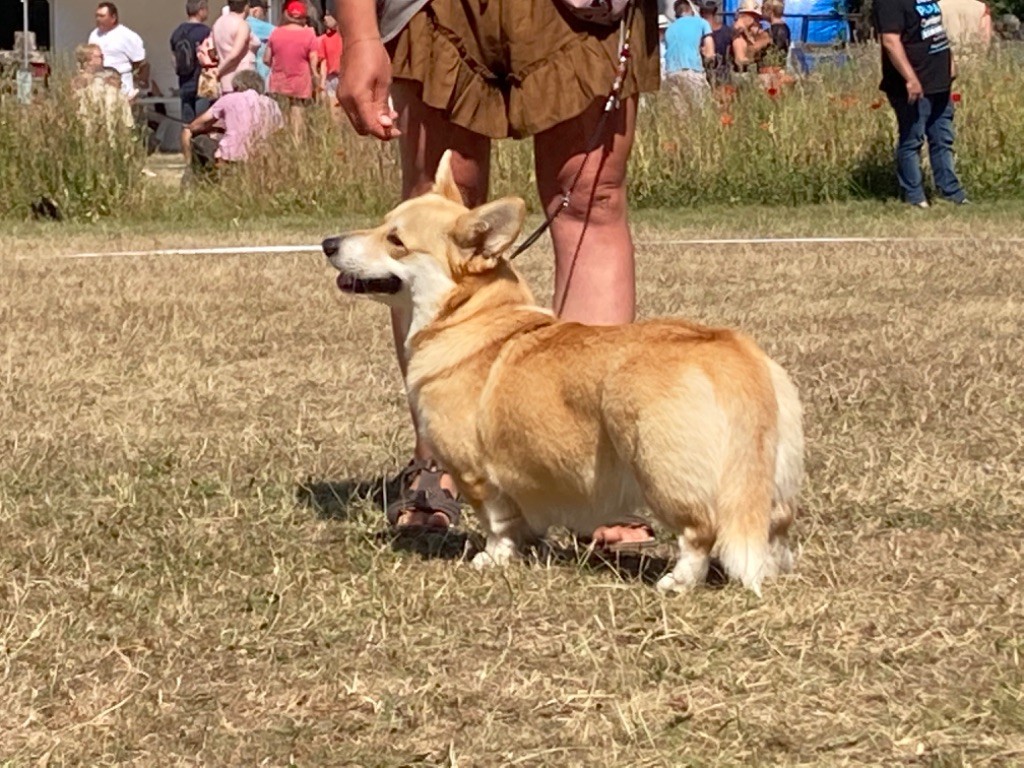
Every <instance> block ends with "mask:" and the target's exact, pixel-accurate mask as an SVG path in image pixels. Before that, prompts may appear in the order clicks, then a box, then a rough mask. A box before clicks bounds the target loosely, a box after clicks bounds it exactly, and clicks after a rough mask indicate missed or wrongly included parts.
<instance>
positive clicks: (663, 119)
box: [0, 47, 1024, 221]
mask: <svg viewBox="0 0 1024 768" xmlns="http://www.w3.org/2000/svg"><path fill="white" fill-rule="evenodd" d="M1007 50H1008V49H1007ZM878 79H879V78H878V50H877V48H870V47H865V48H862V49H858V51H857V55H856V57H855V59H854V61H853V62H852V63H851V64H849V65H848V66H844V67H841V68H833V69H830V70H823V71H820V72H817V73H815V74H814V75H813V76H810V77H807V78H803V79H798V80H796V81H795V82H792V83H787V84H784V85H781V86H778V87H777V88H774V89H770V90H769V89H767V88H765V87H764V86H763V85H761V84H758V83H756V82H751V83H739V84H737V85H735V86H734V87H731V88H728V89H724V90H720V91H719V92H717V93H716V94H715V97H714V98H712V99H709V100H708V102H707V103H706V104H705V105H704V107H703V108H702V109H691V110H683V111H680V110H677V109H675V108H674V106H673V104H672V103H671V101H670V99H668V98H667V96H666V95H664V94H657V95H653V94H652V95H650V96H647V97H645V98H644V101H643V104H642V107H641V111H640V115H639V117H638V131H637V139H636V145H635V148H634V151H633V157H632V164H631V169H630V190H629V191H630V199H631V201H632V204H633V205H634V206H637V207H659V206H672V207H682V206H699V205H706V204H711V203H715V204H722V203H774V204H782V205H799V204H805V203H819V202H826V201H841V200H850V199H865V198H886V197H891V196H893V195H895V194H896V186H895V180H894V175H895V174H894V168H893V160H892V146H893V142H894V139H895V121H894V118H893V116H892V110H891V109H890V108H889V105H888V103H887V102H886V100H885V97H884V96H883V95H882V94H881V93H880V92H879V91H878V89H877V85H878ZM1022 88H1024V74H1022V73H1021V70H1020V68H1019V66H1018V64H1017V62H1016V61H1014V58H1013V57H1012V56H1011V55H1008V53H1007V51H1006V50H1004V51H997V52H995V53H994V54H993V55H992V56H991V57H990V58H988V59H985V60H979V61H975V62H964V63H963V67H962V75H961V77H960V79H959V80H958V81H957V83H956V85H955V91H956V93H957V94H958V99H959V101H958V104H957V108H958V113H957V118H956V125H957V129H958V131H959V136H958V139H957V144H956V152H957V158H958V167H959V171H960V174H961V177H962V179H963V181H964V184H965V186H966V188H967V189H968V192H969V194H970V195H971V196H972V197H974V198H976V199H999V198H1020V197H1022V196H1024V152H1022V151H1021V150H1020V148H1021V147H1022V146H1024V102H1022V101H1021V100H1020V98H1019V94H1020V92H1021V90H1022ZM0 153H3V157H4V162H3V165H2V167H0V217H23V216H25V215H26V212H27V210H28V204H29V203H30V202H31V200H32V199H34V198H35V197H38V196H40V195H48V196H51V197H53V198H54V199H55V200H56V201H57V202H58V203H59V205H60V206H61V208H62V209H63V210H64V211H65V212H66V213H67V214H68V215H70V216H72V217H75V218H89V217H94V216H98V215H108V214H122V213H123V214H128V215H132V216H145V217H147V218H148V217H154V216H155V217H159V218H162V219H172V220H175V219H177V220H183V221H184V220H190V219H193V218H195V217H202V218H204V219H211V218H213V219H223V220H230V219H235V218H240V217H243V218H244V217H252V216H281V215H288V214H290V213H294V212H303V213H315V212H324V213H325V214H328V215H329V214H330V213H367V214H369V213H375V212H379V211H382V210H386V209H387V208H388V207H390V206H391V205H393V204H394V203H395V202H396V201H397V199H398V196H399V191H400V166H399V160H398V153H397V147H396V146H395V145H394V144H380V143H379V142H376V141H374V140H372V139H367V138H361V137H358V136H356V135H355V133H354V132H353V131H352V130H351V129H350V128H348V126H347V125H344V126H336V125H334V124H333V123H332V121H331V119H330V116H329V115H328V114H327V112H326V110H325V109H322V108H317V109H314V110H312V112H311V113H310V115H309V125H308V130H307V132H306V136H305V138H303V139H302V140H301V141H295V140H294V139H293V138H292V136H291V133H290V131H282V132H280V133H278V134H276V135H275V136H274V138H273V139H272V141H271V142H270V146H269V147H268V148H267V150H266V151H265V152H264V153H263V154H262V155H261V156H260V157H258V158H256V159H255V160H253V161H252V162H250V163H248V164H247V165H245V166H244V167H238V168H233V169H232V170H231V172H230V173H226V174H223V175H222V176H221V177H220V178H219V180H217V181H216V182H213V183H207V184H200V185H197V186H195V187H193V188H191V189H190V190H189V191H188V192H187V193H186V192H182V191H180V190H179V189H178V188H177V186H176V185H175V184H173V183H172V184H170V185H168V184H166V183H163V184H157V183H155V182H149V183H147V184H143V179H142V176H141V172H140V169H141V163H142V153H141V149H140V144H139V142H137V141H134V140H133V139H132V137H131V136H130V135H128V134H127V133H125V135H118V136H117V137H116V140H113V141H112V142H111V143H110V145H109V146H97V142H96V140H95V138H94V137H90V135H89V132H88V131H86V130H85V129H84V128H83V126H82V125H81V121H80V120H79V119H78V118H77V115H76V113H75V108H74V105H73V104H71V103H69V101H68V99H67V97H66V95H65V94H64V93H63V92H62V91H61V90H60V89H55V90H54V91H52V92H51V93H49V94H47V95H44V96H43V97H42V98H41V101H39V102H38V103H36V104H34V105H32V106H31V107H28V108H24V107H21V106H19V105H17V104H13V103H10V102H5V103H4V104H2V105H0ZM491 179H492V185H491V186H492V188H491V194H492V195H501V194H515V195H519V196H521V197H523V198H525V199H526V200H527V201H529V202H530V204H531V205H534V206H535V205H536V193H535V190H534V184H535V180H534V174H533V156H532V148H531V144H530V142H512V141H506V142H497V143H495V145H494V150H493V154H492V172H491Z"/></svg>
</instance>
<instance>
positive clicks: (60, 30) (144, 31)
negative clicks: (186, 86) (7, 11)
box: [50, 0, 224, 96]
mask: <svg viewBox="0 0 1024 768" xmlns="http://www.w3.org/2000/svg"><path fill="white" fill-rule="evenodd" d="M114 3H115V5H117V10H118V13H119V15H120V19H121V23H122V24H124V25H125V26H127V27H129V28H130V29H133V30H135V31H136V32H137V33H138V34H139V35H141V36H142V39H143V40H144V41H145V43H146V58H147V60H148V61H149V63H150V67H151V68H152V72H153V79H154V80H156V82H157V84H158V85H159V86H160V90H161V91H163V93H164V95H165V96H170V95H172V92H173V89H175V88H177V87H178V78H177V77H176V76H175V74H174V61H173V59H172V57H171V45H170V39H171V32H173V31H174V28H175V27H176V26H178V24H180V23H181V22H183V21H184V20H185V0H114ZM96 5H97V3H96V2H93V0H50V18H51V20H52V23H53V47H54V50H55V51H57V52H60V53H71V52H72V51H74V49H75V46H77V45H80V44H81V43H85V42H87V41H88V39H89V33H90V32H92V30H93V29H95V28H96V23H95V21H94V17H95V15H96ZM223 7H224V0H210V21H209V23H211V24H212V23H213V20H214V19H216V18H217V16H218V15H219V14H220V12H221V9H222V8H223Z"/></svg>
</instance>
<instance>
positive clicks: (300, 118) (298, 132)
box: [289, 104, 306, 142]
mask: <svg viewBox="0 0 1024 768" xmlns="http://www.w3.org/2000/svg"><path fill="white" fill-rule="evenodd" d="M289 111H290V112H291V122H292V136H293V137H294V138H295V141H296V142H299V141H302V137H303V136H304V135H305V134H306V108H305V107H303V106H301V105H300V104H292V105H291V109H290V110H289Z"/></svg>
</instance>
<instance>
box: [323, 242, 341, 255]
mask: <svg viewBox="0 0 1024 768" xmlns="http://www.w3.org/2000/svg"><path fill="white" fill-rule="evenodd" d="M322 245H323V249H324V256H326V257H327V258H328V259H329V258H331V256H335V255H337V253H338V249H340V248H341V238H340V237H329V238H327V239H326V240H324V241H323V243H322Z"/></svg>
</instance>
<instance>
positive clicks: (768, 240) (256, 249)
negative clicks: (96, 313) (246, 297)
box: [17, 236, 1024, 261]
mask: <svg viewBox="0 0 1024 768" xmlns="http://www.w3.org/2000/svg"><path fill="white" fill-rule="evenodd" d="M982 239H984V240H985V241H986V242H989V243H1001V244H1019V243H1024V238H1022V237H990V238H982ZM978 240H979V238H976V237H974V238H971V237H967V236H957V237H747V238H696V239H688V240H646V241H645V240H641V241H637V243H636V245H638V246H644V247H658V246H669V245H856V244H870V243H907V244H909V243H955V242H977V241H978ZM320 252H321V247H320V246H319V245H250V246H239V247H221V248H168V249H162V250H157V249H154V250H145V251H108V252H101V251H97V252H93V253H71V254H55V255H52V256H42V257H40V256H26V255H23V254H20V255H18V256H17V260H18V261H29V260H38V259H104V258H141V257H144V256H246V255H253V256H255V255H272V254H288V253H320Z"/></svg>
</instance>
